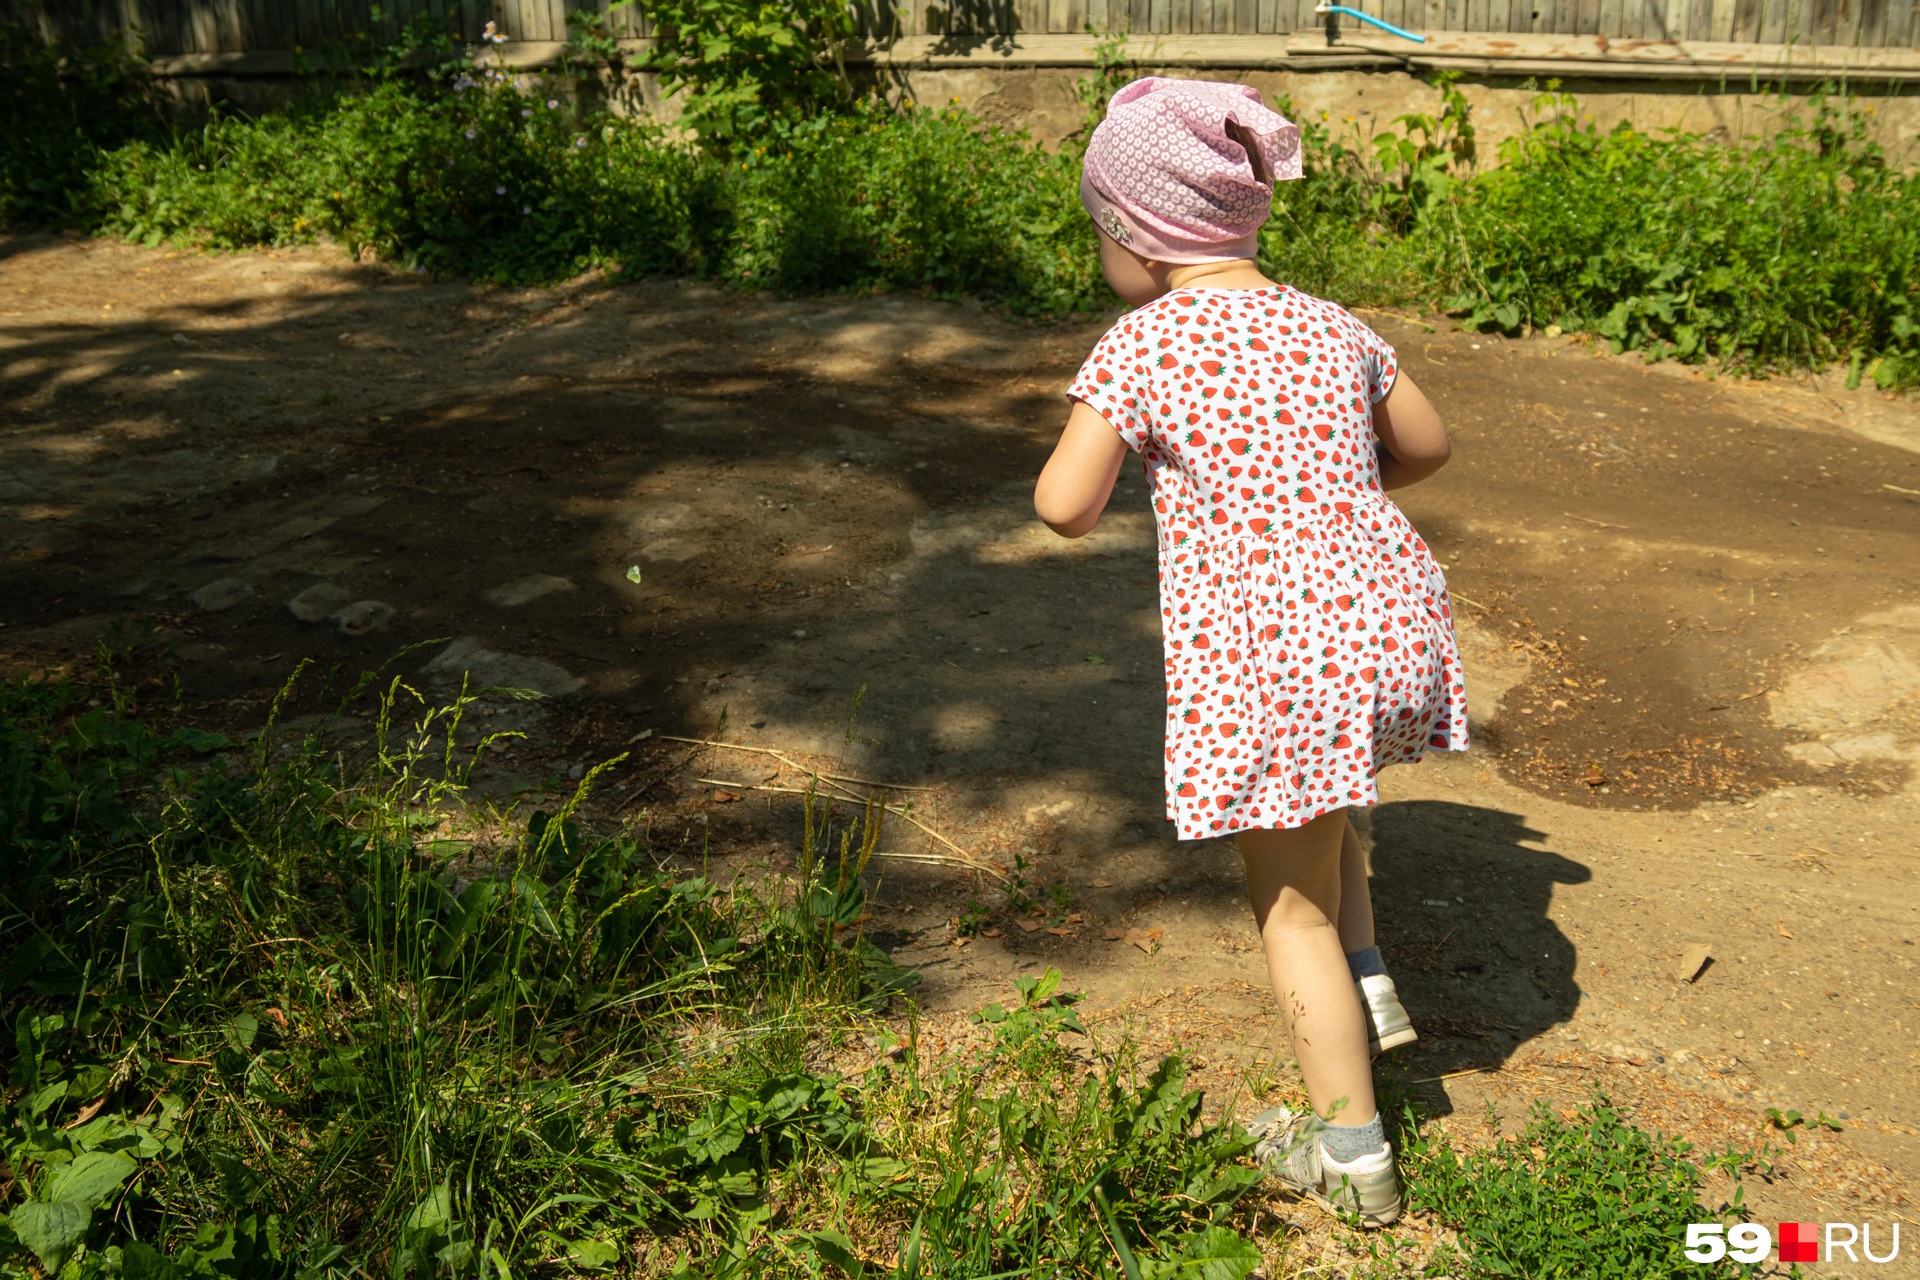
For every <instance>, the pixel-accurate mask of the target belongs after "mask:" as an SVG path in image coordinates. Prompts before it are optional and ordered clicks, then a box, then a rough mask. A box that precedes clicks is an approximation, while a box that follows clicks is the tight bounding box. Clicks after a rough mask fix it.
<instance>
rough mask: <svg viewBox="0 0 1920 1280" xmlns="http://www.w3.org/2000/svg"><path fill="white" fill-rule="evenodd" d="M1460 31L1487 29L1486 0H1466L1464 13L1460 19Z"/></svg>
mask: <svg viewBox="0 0 1920 1280" xmlns="http://www.w3.org/2000/svg"><path fill="white" fill-rule="evenodd" d="M1460 21H1461V23H1462V26H1461V28H1460V29H1461V30H1462V31H1485V30H1486V29H1487V0H1467V3H1466V9H1465V12H1464V15H1463V16H1462V17H1461V19H1460Z"/></svg>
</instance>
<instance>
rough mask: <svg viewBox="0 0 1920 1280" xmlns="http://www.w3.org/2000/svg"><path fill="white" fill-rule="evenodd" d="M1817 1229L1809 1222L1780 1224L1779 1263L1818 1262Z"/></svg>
mask: <svg viewBox="0 0 1920 1280" xmlns="http://www.w3.org/2000/svg"><path fill="white" fill-rule="evenodd" d="M1818 1233H1819V1228H1818V1227H1816V1226H1815V1225H1814V1224H1813V1223H1811V1222H1783V1223H1781V1224H1780V1261H1782V1262H1818V1261H1820V1236H1819V1234H1818Z"/></svg>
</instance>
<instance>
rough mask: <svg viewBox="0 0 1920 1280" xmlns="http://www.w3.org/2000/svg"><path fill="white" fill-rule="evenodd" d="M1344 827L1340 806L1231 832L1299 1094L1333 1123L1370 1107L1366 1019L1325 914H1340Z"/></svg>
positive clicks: (1333, 917) (1357, 1121)
mask: <svg viewBox="0 0 1920 1280" xmlns="http://www.w3.org/2000/svg"><path fill="white" fill-rule="evenodd" d="M1347 832H1348V826H1347V816H1346V813H1345V812H1344V811H1340V812H1335V813H1330V814H1326V815H1325V816H1323V817H1320V818H1316V819H1315V820H1314V821H1312V822H1309V823H1308V824H1307V825H1306V826H1304V827H1296V828H1293V829H1291V830H1279V831H1243V832H1241V833H1240V834H1239V836H1238V837H1237V843H1238V844H1239V847H1240V856H1241V858H1242V859H1243V860H1244V861H1245V862H1246V866H1247V897H1248V898H1249V899H1250V900H1251V902H1252V904H1253V918H1254V920H1255V922H1256V923H1257V924H1258V925H1259V927H1260V940H1261V943H1262V945H1263V946H1264V948H1265V950H1266V956H1267V973H1268V976H1269V977H1271V978H1272V980H1273V989H1274V992H1275V993H1276V994H1277V995H1278V996H1279V997H1280V1005H1281V1012H1282V1016H1284V1017H1285V1018H1286V1019H1287V1023H1288V1030H1289V1031H1290V1033H1291V1034H1292V1036H1293V1049H1294V1056H1295V1057H1297V1058H1299V1060H1300V1074H1301V1075H1302V1076H1303V1077H1305V1079H1306V1085H1307V1097H1308V1099H1309V1100H1310V1101H1311V1102H1312V1104H1313V1109H1314V1111H1315V1113H1316V1114H1318V1115H1319V1116H1320V1117H1321V1118H1322V1119H1325V1120H1329V1121H1331V1122H1332V1123H1333V1124H1336V1125H1342V1126H1346V1125H1363V1124H1367V1123H1369V1122H1370V1121H1372V1120H1373V1118H1374V1113H1375V1108H1374V1099H1373V1074H1372V1072H1371V1070H1370V1069H1369V1066H1368V1059H1367V1024H1366V1019H1365V1016H1364V1014H1363V1013H1362V1012H1361V1009H1360V1000H1359V997H1358V996H1357V995H1356V994H1355V992H1354V989H1353V978H1352V977H1351V976H1350V975H1349V973H1348V971H1347V960H1346V956H1345V954H1344V951H1343V949H1342V947H1341V942H1340V931H1339V930H1338V929H1337V928H1336V927H1335V923H1334V922H1335V921H1337V920H1339V919H1340V898H1341V880H1342V870H1343V868H1342V863H1343V862H1344V859H1343V857H1342V854H1341V847H1342V844H1343V843H1344V839H1343V837H1344V836H1345V835H1346V834H1347ZM1355 852H1356V853H1357V852H1358V846H1357V844H1356V846H1355Z"/></svg>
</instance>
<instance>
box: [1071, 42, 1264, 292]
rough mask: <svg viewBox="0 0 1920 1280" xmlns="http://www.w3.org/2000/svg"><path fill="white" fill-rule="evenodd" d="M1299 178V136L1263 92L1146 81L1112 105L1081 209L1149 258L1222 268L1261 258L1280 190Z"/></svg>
mask: <svg viewBox="0 0 1920 1280" xmlns="http://www.w3.org/2000/svg"><path fill="white" fill-rule="evenodd" d="M1247 143H1251V144H1252V146H1251V148H1250V147H1249V146H1248V145H1247ZM1253 149H1257V150H1258V152H1259V155H1258V162H1257V163H1256V162H1255V158H1254V157H1253V156H1252V155H1250V151H1251V150H1253ZM1300 176H1301V168H1300V130H1299V128H1298V127H1297V126H1295V125H1294V123H1293V122H1292V121H1291V120H1288V119H1287V118H1286V117H1285V116H1283V115H1281V114H1280V113H1279V112H1277V111H1272V110H1269V109H1268V108H1267V106H1266V105H1265V104H1264V103H1262V102H1261V101H1260V92H1259V90H1257V89H1255V88H1253V87H1252V86H1251V85H1244V84H1221V83H1218V82H1215V81H1212V80H1171V79H1168V78H1166V77H1164V76H1143V77H1142V78H1140V79H1138V80H1135V81H1134V82H1133V83H1132V84H1130V85H1128V86H1127V87H1126V88H1124V89H1122V90H1120V92H1118V93H1116V94H1114V95H1113V98H1112V100H1111V101H1110V102H1108V104H1107V118H1106V119H1105V120H1103V121H1101V122H1100V127H1099V128H1097V129H1095V130H1094V131H1093V140H1092V141H1091V142H1089V143H1088V144H1087V154H1086V159H1085V162H1084V164H1083V167H1082V169H1081V175H1080V203H1082V204H1084V205H1085V206H1086V207H1087V212H1088V213H1089V214H1091V215H1092V216H1093V221H1094V223H1095V225H1097V226H1098V227H1099V228H1100V229H1101V230H1102V231H1104V232H1106V233H1107V234H1108V235H1109V236H1111V237H1113V239H1114V240H1115V241H1117V242H1119V243H1120V244H1122V245H1125V246H1126V247H1127V248H1129V249H1131V250H1133V251H1134V252H1135V253H1137V254H1139V255H1140V256H1141V257H1143V258H1150V259H1152V260H1154V261H1156V262H1178V263H1194V262H1225V261H1227V260H1228V259H1231V258H1251V257H1253V256H1254V252H1255V245H1256V239H1255V234H1254V233H1255V232H1257V231H1258V230H1259V229H1260V224H1261V223H1263V222H1265V221H1266V220H1267V215H1268V214H1269V213H1271V212H1272V211H1273V183H1274V182H1275V181H1276V180H1282V179H1289V178H1298V177H1300Z"/></svg>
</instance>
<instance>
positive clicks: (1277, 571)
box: [1067, 287, 1467, 840]
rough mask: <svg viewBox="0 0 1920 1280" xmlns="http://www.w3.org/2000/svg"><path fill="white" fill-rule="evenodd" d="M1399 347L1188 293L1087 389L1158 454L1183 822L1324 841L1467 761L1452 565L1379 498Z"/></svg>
mask: <svg viewBox="0 0 1920 1280" xmlns="http://www.w3.org/2000/svg"><path fill="white" fill-rule="evenodd" d="M1395 373H1396V369H1395V365H1394V353H1393V348H1392V347H1390V346H1388V345H1387V343H1386V341H1385V340H1384V339H1382V338H1381V337H1380V336H1379V335H1378V334H1376V333H1374V332H1373V331H1372V330H1371V329H1369V328H1367V327H1366V326H1365V325H1363V324H1361V323H1360V322H1359V321H1358V320H1356V319H1354V318H1353V317H1352V316H1351V315H1349V314H1347V312H1345V311H1343V310H1341V309H1340V308H1339V307H1337V306H1335V305H1333V304H1332V303H1330V302H1324V301H1322V300H1320V299H1318V298H1313V297H1309V296H1307V295H1306V294H1303V293H1300V292H1299V291H1298V290H1295V289H1290V288H1285V287H1280V288H1273V289H1186V290H1175V291H1174V292H1172V293H1169V294H1167V295H1165V296H1164V297H1161V298H1159V299H1157V300H1156V301H1154V302H1151V303H1149V304H1147V305H1146V306H1144V307H1141V308H1139V309H1138V310H1135V311H1132V312H1129V313H1128V314H1127V315H1125V316H1123V317H1121V319H1120V321H1119V322H1118V323H1117V324H1115V325H1114V326H1113V328H1111V329H1109V330H1108V331H1107V332H1106V334H1105V335H1104V336H1103V337H1102V338H1101V339H1100V341H1099V343H1098V344H1097V345H1096V346H1095V347H1094V349H1093V354H1092V355H1091V356H1089V357H1088V358H1087V362H1086V364H1085V365H1084V366H1082V367H1081V370H1080V373H1079V376H1078V377H1076V378H1075V379H1074V382H1073V385H1072V387H1071V388H1069V390H1068V392H1067V394H1068V395H1069V396H1071V397H1072V398H1074V399H1077V400H1083V401H1085V402H1086V403H1087V404H1088V405H1089V406H1090V407H1092V408H1093V409H1094V410H1096V411H1097V412H1099V413H1100V415H1101V416H1102V417H1104V418H1105V419H1106V420H1107V422H1108V424H1109V425H1111V426H1112V427H1113V428H1114V430H1116V431H1118V432H1119V433H1120V435H1121V437H1122V438H1123V439H1125V441H1126V442H1127V444H1128V446H1129V447H1131V448H1132V449H1134V450H1135V451H1136V452H1137V453H1139V454H1140V455H1141V458H1142V461H1143V462H1144V464H1145V466H1146V472H1147V478H1148V481H1149V483H1150V485H1151V488H1152V494H1153V510H1154V522H1155V525H1156V526H1157V528H1158V531H1159V545H1160V615H1161V626H1162V630H1163V633H1164V637H1165V645H1166V671H1167V746H1166V776H1167V817H1168V818H1170V819H1172V821H1173V822H1174V824H1175V825H1176V827H1177V828H1178V832H1179V836H1180V838H1181V839H1183V840H1199V839H1205V838H1207V837H1211V836H1223V835H1228V834H1231V833H1232V832H1235V831H1242V830H1250V829H1260V828H1268V827H1298V826H1304V825H1305V824H1306V823H1308V822H1310V821H1311V820H1313V819H1314V818H1317V817H1319V816H1320V815H1321V814H1324V813H1328V812H1330V811H1332V810H1334V809H1339V808H1344V807H1345V806H1348V805H1369V804H1373V803H1375V802H1376V801H1377V800H1378V799H1379V792H1378V790H1377V789H1376V788H1375V785H1374V775H1375V774H1377V773H1378V772H1379V770H1380V769H1381V768H1382V767H1384V766H1386V765H1390V764H1399V763H1403V762H1412V761H1417V760H1418V759H1420V757H1421V755H1422V754H1423V753H1424V752H1425V750H1426V749H1427V748H1428V747H1437V748H1442V749H1445V750H1451V751H1464V750H1466V746H1467V717H1466V685H1465V682H1464V678H1463V676H1462V674H1461V669H1460V655H1459V651H1458V649H1457V647H1456V646H1455V643H1454V637H1453V614H1452V610H1451V608H1450V606H1449V604H1448V600H1447V584H1446V580H1445V579H1444V578H1443V577H1441V574H1440V566H1439V565H1437V564H1436V563H1434V559H1433V556H1432V554H1431V553H1430V552H1429V551H1428V550H1427V547H1426V544H1425V543H1424V542H1422V541H1421V538H1420V535H1419V534H1418V533H1416V532H1415V531H1414V528H1413V525H1412V524H1411V523H1409V522H1408V520H1407V518H1406V516H1404V515H1402V514H1401V512H1400V508H1399V507H1397V506H1395V505H1394V504H1393V503H1392V502H1391V501H1389V500H1388V499H1387V496H1386V494H1385V493H1384V492H1383V491H1382V489H1381V487H1380V468H1379V463H1378V460H1377V457H1376V455H1375V453H1374V445H1375V437H1374V434H1373V419H1372V413H1371V408H1372V406H1373V405H1374V404H1376V403H1378V402H1379V401H1380V399H1381V398H1382V397H1384V396H1385V395H1386V394H1387V392H1388V391H1389V390H1390V389H1391V388H1392V387H1393V379H1394V376H1395Z"/></svg>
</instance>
